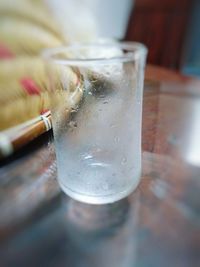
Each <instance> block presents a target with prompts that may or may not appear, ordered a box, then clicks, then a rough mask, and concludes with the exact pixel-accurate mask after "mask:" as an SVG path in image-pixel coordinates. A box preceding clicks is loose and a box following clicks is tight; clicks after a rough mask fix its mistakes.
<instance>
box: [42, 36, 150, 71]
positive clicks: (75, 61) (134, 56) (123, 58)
mask: <svg viewBox="0 0 200 267" xmlns="http://www.w3.org/2000/svg"><path fill="white" fill-rule="evenodd" d="M90 47H91V48H92V47H93V48H95V47H96V48H109V47H110V48H119V49H122V50H126V51H128V52H127V53H126V54H123V55H120V56H112V57H106V56H105V57H100V58H98V57H96V58H95V57H92V58H78V57H74V58H67V59H60V58H56V55H58V54H59V53H61V52H67V51H73V50H77V49H82V48H90ZM147 51H148V50H147V47H146V46H145V45H143V44H142V43H138V42H129V41H122V42H120V41H110V42H105V43H98V42H90V43H74V44H70V45H66V46H59V47H53V48H46V49H45V50H43V51H42V54H41V55H42V58H44V59H45V60H49V61H52V62H54V63H56V64H59V65H70V66H88V65H96V64H103V65H106V64H115V63H124V62H131V61H134V60H138V59H140V58H145V57H146V54H147Z"/></svg>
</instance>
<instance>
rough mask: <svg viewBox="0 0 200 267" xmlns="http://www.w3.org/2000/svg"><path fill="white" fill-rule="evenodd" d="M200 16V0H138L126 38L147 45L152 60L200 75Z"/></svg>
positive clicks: (152, 62) (149, 57) (156, 63)
mask: <svg viewBox="0 0 200 267" xmlns="http://www.w3.org/2000/svg"><path fill="white" fill-rule="evenodd" d="M199 17H200V1H199V0H162V1H158V0H135V2H134V8H133V10H132V14H131V17H130V20H129V26H128V29H127V33H126V38H125V39H126V40H134V41H138V42H142V43H144V44H146V46H147V47H148V48H149V55H148V63H151V64H155V65H159V66H163V67H167V68H171V69H175V70H180V71H181V72H183V73H185V74H192V75H200V19H199Z"/></svg>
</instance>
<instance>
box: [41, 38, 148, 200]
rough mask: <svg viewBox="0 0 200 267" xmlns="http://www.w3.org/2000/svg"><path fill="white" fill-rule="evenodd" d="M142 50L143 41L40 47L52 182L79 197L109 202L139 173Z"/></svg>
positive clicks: (124, 193)
mask: <svg viewBox="0 0 200 267" xmlns="http://www.w3.org/2000/svg"><path fill="white" fill-rule="evenodd" d="M146 54H147V49H146V48H145V46H143V45H142V44H139V43H131V42H114V43H103V44H102V43H99V44H94V43H93V44H75V45H70V46H67V47H59V48H51V49H47V50H46V51H45V52H44V57H45V59H46V62H47V63H48V64H47V68H48V73H49V78H50V79H49V80H50V87H49V90H50V99H51V114H52V123H53V133H54V140H55V148H56V158H57V170H58V182H59V184H60V187H61V188H62V190H63V191H64V192H65V193H66V194H67V195H69V196H70V197H72V198H74V199H76V200H78V201H81V202H86V203H90V204H105V203H111V202H114V201H117V200H119V199H122V198H124V197H126V196H127V195H129V194H130V193H131V192H132V191H133V190H134V189H135V188H136V187H137V185H138V183H139V181H140V175H141V122H142V96H143V81H144V66H145V60H146Z"/></svg>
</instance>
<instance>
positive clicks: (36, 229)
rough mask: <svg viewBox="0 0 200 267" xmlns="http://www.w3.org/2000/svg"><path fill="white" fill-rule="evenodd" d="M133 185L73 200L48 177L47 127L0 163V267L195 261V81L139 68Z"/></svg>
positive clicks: (199, 205) (199, 212)
mask: <svg viewBox="0 0 200 267" xmlns="http://www.w3.org/2000/svg"><path fill="white" fill-rule="evenodd" d="M142 146H143V154H142V162H143V174H142V179H141V183H140V185H139V187H138V189H137V190H136V191H135V192H134V193H132V194H131V195H130V196H129V197H128V198H126V199H123V200H121V201H119V202H116V203H114V204H109V205H100V206H93V205H87V204H82V203H79V202H76V201H75V200H72V199H70V198H69V197H67V196H66V195H64V194H63V193H62V192H61V191H60V189H59V187H58V184H57V181H56V162H55V153H54V146H53V143H52V136H51V133H47V134H45V135H43V136H41V137H40V138H39V139H37V140H36V141H35V142H33V143H32V144H30V145H29V146H28V147H26V149H24V150H23V152H20V153H17V154H15V155H14V156H13V157H12V158H10V159H8V160H6V161H4V162H1V168H0V212H1V216H0V266H2V267H5V266H14V267H15V266H20V267H23V266H26V267H27V266H29V267H31V266H34V267H35V266H42V267H43V266H45V267H46V266H53V267H54V266H56V267H59V266H70V267H98V266H101V267H134V266H136V267H165V266H166V267H169V266H170V267H186V266H187V267H188V266H191V267H199V266H200V81H198V80H197V79H195V78H187V77H183V76H180V75H178V74H176V73H173V72H170V71H167V70H164V69H160V68H157V67H153V66H148V67H147V70H146V79H145V88H144V106H143V144H142Z"/></svg>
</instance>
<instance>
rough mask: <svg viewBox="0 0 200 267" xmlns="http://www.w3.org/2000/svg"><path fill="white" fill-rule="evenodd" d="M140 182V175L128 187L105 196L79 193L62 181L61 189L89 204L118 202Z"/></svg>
mask: <svg viewBox="0 0 200 267" xmlns="http://www.w3.org/2000/svg"><path fill="white" fill-rule="evenodd" d="M139 182H140V177H139V178H138V179H137V180H136V181H135V182H134V183H133V184H132V185H131V186H130V187H129V188H128V189H127V190H124V191H121V192H118V193H115V194H110V195H104V196H89V195H84V194H80V193H77V192H75V191H73V190H71V189H69V188H68V187H66V186H64V185H63V184H62V183H60V182H59V185H60V187H61V189H62V190H63V191H64V193H66V194H67V195H68V196H70V197H71V198H73V199H75V200H77V201H80V202H83V203H88V204H94V205H100V204H109V203H113V202H116V201H118V200H120V199H123V198H125V197H127V196H128V195H130V194H131V193H132V192H133V191H134V190H135V189H136V188H137V186H138V184H139Z"/></svg>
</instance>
